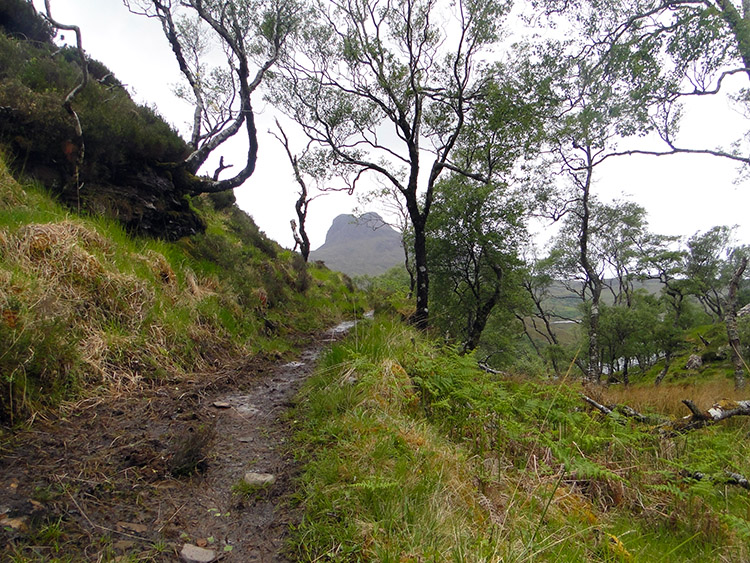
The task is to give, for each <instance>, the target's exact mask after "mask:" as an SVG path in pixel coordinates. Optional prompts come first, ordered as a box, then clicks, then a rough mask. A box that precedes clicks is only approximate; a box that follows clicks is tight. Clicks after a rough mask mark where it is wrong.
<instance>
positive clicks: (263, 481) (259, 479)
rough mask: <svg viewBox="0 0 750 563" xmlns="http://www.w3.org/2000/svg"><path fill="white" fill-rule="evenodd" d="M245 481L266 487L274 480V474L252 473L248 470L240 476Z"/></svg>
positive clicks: (255, 485)
mask: <svg viewBox="0 0 750 563" xmlns="http://www.w3.org/2000/svg"><path fill="white" fill-rule="evenodd" d="M242 479H243V481H245V483H247V484H248V485H250V486H253V487H267V486H271V485H273V484H274V483H275V482H276V476H275V475H271V474H270V473H254V472H253V471H248V472H247V473H245V476H244V477H243V478H242Z"/></svg>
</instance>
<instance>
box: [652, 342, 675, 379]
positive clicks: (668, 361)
mask: <svg viewBox="0 0 750 563" xmlns="http://www.w3.org/2000/svg"><path fill="white" fill-rule="evenodd" d="M671 363H672V351H671V350H667V352H666V354H665V356H664V368H663V369H662V370H661V371H660V372H659V375H657V376H656V381H655V384H656V385H659V384H661V382H662V381H663V380H664V378H665V377H666V376H667V372H668V371H669V366H670V364H671Z"/></svg>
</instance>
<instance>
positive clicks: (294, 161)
mask: <svg viewBox="0 0 750 563" xmlns="http://www.w3.org/2000/svg"><path fill="white" fill-rule="evenodd" d="M275 121H276V127H277V128H278V130H279V134H280V136H279V135H277V134H276V133H275V132H273V131H269V133H271V135H273V136H274V137H276V139H277V140H278V141H279V142H280V143H281V144H282V146H283V147H284V150H285V151H286V155H287V157H288V158H289V163H290V164H291V165H292V170H293V171H294V179H295V180H296V181H297V184H298V185H299V188H300V189H299V198H297V201H296V203H295V204H294V209H295V211H296V212H297V219H298V220H299V223H297V221H295V220H292V221H291V227H292V234H293V235H294V242H295V247H294V248H295V250H296V249H297V247H299V251H300V253H301V254H302V258H304V260H305V262H307V258H308V257H309V256H310V238H309V237H308V236H307V230H306V229H305V221H306V220H307V206H308V205H309V203H310V201H311V199H310V198H308V197H307V184H306V183H305V180H304V178H302V173H301V172H300V169H299V159H298V158H297V156H296V155H293V154H292V150H291V149H290V148H289V139H288V138H287V136H286V133H285V132H284V129H283V128H282V127H281V124H280V123H279V120H278V119H276V120H275ZM305 152H307V151H305Z"/></svg>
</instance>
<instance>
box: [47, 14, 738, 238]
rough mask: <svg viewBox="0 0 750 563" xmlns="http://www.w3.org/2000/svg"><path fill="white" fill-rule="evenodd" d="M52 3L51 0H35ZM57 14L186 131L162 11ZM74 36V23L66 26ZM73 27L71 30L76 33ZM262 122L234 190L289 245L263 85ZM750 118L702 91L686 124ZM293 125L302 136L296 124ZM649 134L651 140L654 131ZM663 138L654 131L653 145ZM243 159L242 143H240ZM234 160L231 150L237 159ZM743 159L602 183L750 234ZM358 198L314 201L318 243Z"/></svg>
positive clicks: (282, 183) (614, 192) (643, 168)
mask: <svg viewBox="0 0 750 563" xmlns="http://www.w3.org/2000/svg"><path fill="white" fill-rule="evenodd" d="M34 4H35V6H36V7H37V9H39V10H40V11H44V2H43V0H34ZM51 4H52V10H53V13H52V15H53V16H54V17H55V18H56V19H57V20H59V21H60V22H62V23H73V24H76V25H78V26H80V27H81V30H82V34H83V44H84V48H85V49H86V51H87V53H88V54H89V55H90V56H91V57H93V58H95V59H98V60H100V61H101V62H103V63H104V64H105V65H106V66H107V67H109V68H110V70H112V71H113V72H114V73H115V75H116V76H117V77H118V79H119V80H120V81H121V82H122V83H124V84H125V85H126V87H127V89H128V91H129V92H130V93H131V95H133V97H134V99H135V100H136V101H137V102H139V103H144V104H150V105H156V106H157V108H158V111H159V113H161V115H162V116H163V117H164V118H165V119H166V120H167V121H169V122H170V123H172V124H173V125H174V126H175V127H177V128H178V129H179V130H180V131H181V132H182V133H183V134H185V133H186V132H187V130H188V126H187V123H188V121H189V120H190V118H191V115H192V110H191V108H190V107H189V106H188V105H187V104H186V103H184V102H182V101H180V100H178V99H176V98H175V96H174V95H173V93H172V91H173V86H174V85H175V84H176V83H177V82H178V81H179V79H180V76H179V69H178V67H177V63H176V62H175V60H174V57H173V55H172V52H171V50H170V49H169V45H168V44H167V41H166V39H165V38H164V37H163V35H162V32H161V27H160V25H159V24H158V22H157V21H155V20H150V19H148V18H144V17H142V16H136V15H133V14H130V13H129V12H128V10H127V9H126V8H125V7H124V6H123V4H122V2H121V0H52V1H51ZM66 33H67V35H66V42H69V40H71V39H72V35H73V34H72V32H66ZM68 35H70V37H68ZM253 105H254V108H255V110H256V113H257V122H258V123H257V126H258V132H259V147H260V148H259V153H258V164H257V168H256V171H255V173H254V174H253V176H252V177H251V178H250V179H249V180H248V181H247V182H245V184H244V185H243V186H242V187H240V188H238V189H237V190H235V195H236V196H237V202H238V204H239V206H240V207H241V208H242V209H243V210H245V211H246V212H247V213H249V214H250V215H251V216H252V217H253V219H254V220H255V221H256V223H257V224H258V226H259V227H260V228H261V229H262V230H263V231H265V232H266V234H267V235H269V236H270V237H271V238H273V239H275V240H277V241H278V242H279V243H281V244H282V245H284V246H287V247H291V246H292V245H293V243H294V241H293V239H292V236H291V230H290V227H289V221H290V220H291V219H294V218H296V215H295V212H294V202H295V200H296V198H297V196H296V191H297V186H296V184H295V183H294V180H293V176H292V171H291V167H290V165H289V162H288V160H287V157H286V154H285V153H284V151H283V149H282V148H281V145H279V143H278V141H276V140H275V139H274V138H273V137H271V136H270V135H268V134H267V130H268V129H269V128H270V127H271V126H272V124H273V108H271V107H268V106H267V105H266V104H264V102H263V101H262V99H261V96H260V95H259V94H258V95H256V96H255V98H254V99H253ZM748 125H749V123H748V121H747V120H746V119H745V118H744V117H743V116H741V115H739V114H738V113H737V112H736V110H734V109H733V108H731V107H730V105H729V103H728V102H727V101H726V100H723V99H716V98H712V99H706V98H702V99H696V100H695V102H693V103H692V105H691V106H690V107H689V108H688V112H687V114H686V119H685V122H684V123H683V126H682V137H681V139H682V140H683V143H684V144H685V145H687V146H690V145H692V146H695V147H701V148H705V147H708V148H713V147H715V146H717V145H723V146H724V147H728V146H729V145H730V143H731V142H732V141H733V140H734V139H735V138H737V137H739V136H740V135H741V134H742V132H743V130H747V127H748ZM287 134H289V135H290V136H296V139H297V143H298V145H297V146H298V147H299V148H301V146H302V145H301V144H300V143H302V141H301V136H300V134H299V133H298V131H295V130H293V128H292V126H291V125H289V129H288V130H287ZM646 142H648V141H646ZM655 147H658V145H657V144H655V143H654V142H653V141H652V144H651V148H655ZM237 153H238V154H239V155H240V159H238V160H235V162H236V166H237V167H240V166H242V165H243V164H244V162H242V161H241V155H242V154H243V151H242V150H238V151H237ZM230 160H231V159H230ZM736 179H737V171H736V165H734V164H732V163H731V162H729V161H726V160H723V159H719V158H712V157H700V156H690V157H688V156H669V157H658V158H656V157H645V156H637V157H635V156H634V157H622V158H618V159H611V161H610V162H608V163H607V164H605V165H603V166H602V167H601V171H600V173H599V176H598V178H597V184H596V188H595V189H596V193H597V194H598V195H599V197H600V198H602V199H603V200H609V199H612V198H619V199H623V198H627V199H631V200H633V201H636V202H638V203H639V204H640V205H642V206H643V207H645V208H646V210H647V211H648V214H649V223H650V225H651V230H652V231H654V232H658V233H662V234H672V235H692V234H693V233H695V232H696V231H698V230H702V231H703V230H706V229H709V228H711V227H712V226H715V225H735V224H736V225H739V228H738V230H737V236H738V239H740V241H741V242H744V243H750V221H748V220H747V219H746V215H747V213H748V206H749V205H748V204H750V182H743V183H739V184H738V183H735V180H736ZM356 206H357V201H356V197H354V196H348V195H345V194H341V193H336V194H329V195H326V196H325V197H322V198H319V199H316V200H315V201H314V202H312V204H311V205H310V211H309V215H308V233H309V235H310V239H311V243H312V247H313V248H317V247H318V246H320V245H321V244H323V242H324V241H325V234H326V231H327V230H328V227H329V226H330V224H331V221H332V220H333V218H334V217H336V216H337V215H339V214H340V213H348V212H350V211H351V210H352V209H353V208H354V207H356Z"/></svg>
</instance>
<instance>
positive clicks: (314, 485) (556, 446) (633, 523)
mask: <svg viewBox="0 0 750 563" xmlns="http://www.w3.org/2000/svg"><path fill="white" fill-rule="evenodd" d="M581 391H584V392H586V393H588V394H589V395H592V394H593V396H594V397H595V398H596V399H597V400H598V401H600V402H602V403H609V402H623V403H629V404H630V405H631V406H633V407H634V408H636V409H638V410H640V411H641V412H645V413H653V415H654V416H653V418H649V419H647V420H646V421H645V422H637V421H636V420H635V419H632V418H627V417H626V416H624V415H621V414H619V413H618V412H615V413H614V414H612V415H610V416H604V415H603V414H601V413H600V412H599V411H597V410H595V409H591V408H589V407H588V406H587V405H586V403H585V402H584V401H583V400H582V399H581V397H580V395H579V393H580V392H581ZM722 397H724V398H739V397H737V396H735V393H734V391H733V389H732V387H731V382H730V381H727V380H724V379H721V378H720V379H712V380H703V381H692V382H682V383H679V384H674V385H670V384H666V385H663V386H662V387H661V388H659V390H658V391H655V390H654V388H653V386H648V387H642V388H639V387H637V386H635V387H633V388H631V389H630V390H621V391H617V392H615V391H614V388H613V391H611V392H610V391H608V390H607V389H606V388H604V387H601V388H597V389H583V388H581V386H580V384H579V383H577V382H575V381H572V380H568V379H567V378H565V379H563V380H561V381H557V382H540V381H538V380H537V381H531V380H527V379H525V378H509V377H503V376H496V375H489V374H487V373H484V372H482V371H480V370H478V369H477V368H476V365H475V361H474V359H473V358H471V357H467V356H459V355H457V354H456V353H455V352H454V351H453V350H451V349H446V348H443V347H441V346H440V345H436V344H434V343H432V342H430V341H427V340H425V339H424V338H423V337H422V336H421V335H419V334H417V333H415V332H413V331H412V330H411V329H408V328H405V327H403V326H400V325H394V324H390V323H387V322H386V323H377V324H374V325H372V326H369V327H362V328H361V330H360V331H358V332H357V334H355V335H353V336H352V337H351V338H350V339H349V341H348V342H346V343H344V344H341V345H337V346H335V347H334V348H333V349H332V350H331V351H330V352H329V354H328V355H327V356H326V357H325V358H324V359H323V361H322V364H321V366H320V370H319V374H318V375H317V376H316V377H315V378H314V379H313V380H311V381H310V383H309V385H308V387H307V390H306V392H305V394H304V397H303V402H302V404H301V407H300V408H299V410H298V412H297V413H296V414H295V417H294V423H295V425H296V428H297V436H298V442H299V444H300V446H301V447H302V448H303V449H304V452H305V454H304V456H303V460H304V462H305V464H306V466H305V472H304V475H303V477H302V480H301V489H300V493H299V498H300V502H301V503H302V505H303V507H304V509H305V511H306V517H305V519H304V520H303V522H302V524H301V526H300V527H299V528H298V529H297V530H296V543H295V546H294V549H295V555H296V558H297V559H298V560H301V561H321V560H324V561H342V562H343V561H379V562H383V561H394V562H395V561H506V562H511V561H519V562H520V561H569V562H579V561H643V562H655V561H664V562H671V561H696V562H698V561H746V560H748V557H750V552H749V551H748V545H750V543H749V542H750V498H749V497H748V493H747V491H746V490H745V489H744V488H743V487H742V486H738V485H737V484H732V482H731V480H730V479H729V478H728V477H727V475H728V473H727V472H733V473H740V474H743V475H747V474H748V473H750V461H749V460H750V445H748V442H747V439H746V436H747V433H748V430H750V427H749V426H748V422H747V421H746V420H741V419H738V418H735V419H732V420H728V421H724V422H722V423H720V424H716V425H713V426H710V427H707V428H702V429H699V430H695V431H692V432H689V433H679V432H672V431H671V430H669V429H670V428H671V426H670V425H669V423H668V422H667V423H666V425H665V426H659V425H658V424H661V423H662V421H669V420H671V419H674V418H679V417H682V416H684V415H686V414H689V413H688V412H687V409H685V408H684V406H682V405H681V404H680V401H681V400H682V399H690V398H692V399H694V400H695V401H696V402H697V403H698V404H700V405H701V406H702V407H704V408H705V407H708V406H709V405H710V404H711V403H712V402H713V401H715V400H717V399H719V398H722Z"/></svg>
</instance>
